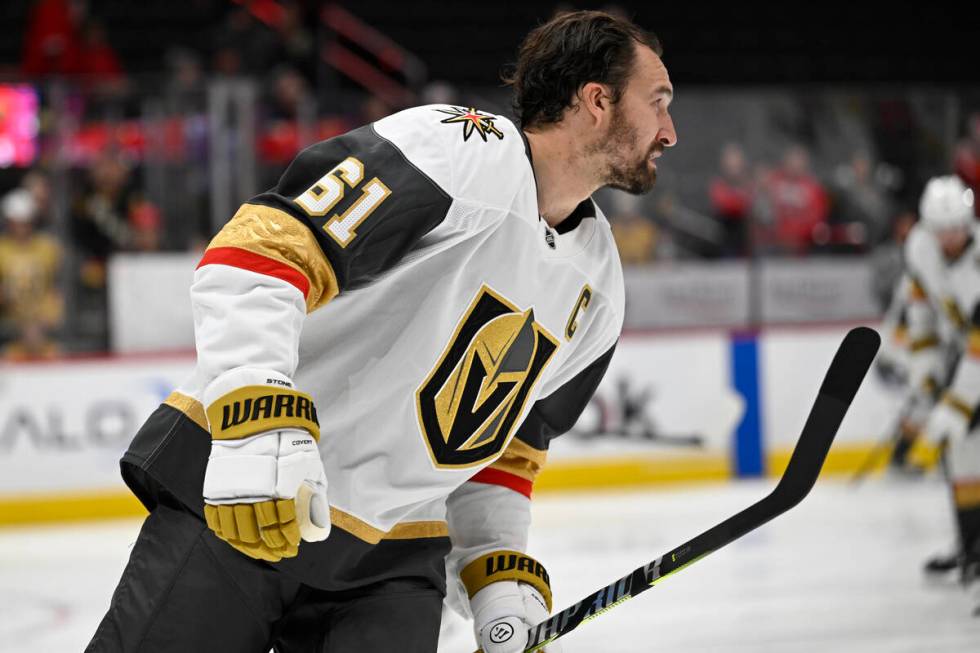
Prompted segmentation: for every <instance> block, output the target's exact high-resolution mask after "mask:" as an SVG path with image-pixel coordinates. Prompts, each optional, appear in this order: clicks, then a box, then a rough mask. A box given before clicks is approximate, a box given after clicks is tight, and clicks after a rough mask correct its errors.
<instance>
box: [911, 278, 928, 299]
mask: <svg viewBox="0 0 980 653" xmlns="http://www.w3.org/2000/svg"><path fill="white" fill-rule="evenodd" d="M909 300H910V301H913V302H921V301H925V300H926V291H925V289H924V288H923V287H922V284H920V283H919V282H918V281H916V280H915V279H912V280H911V283H910V284H909Z"/></svg>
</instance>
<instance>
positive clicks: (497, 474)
mask: <svg viewBox="0 0 980 653" xmlns="http://www.w3.org/2000/svg"><path fill="white" fill-rule="evenodd" d="M470 481H472V482H474V483H486V484H487V485H501V486H503V487H506V488H510V489H511V490H513V491H514V492H520V493H521V494H523V495H524V496H526V497H527V498H528V499H530V498H531V488H532V487H533V486H534V484H533V483H532V482H531V481H529V480H527V479H526V478H521V477H520V476H517V475H516V474H511V473H510V472H505V471H503V470H500V469H494V468H493V467H486V468H484V469H481V470H480V471H478V472H477V473H476V475H475V476H473V477H472V478H470Z"/></svg>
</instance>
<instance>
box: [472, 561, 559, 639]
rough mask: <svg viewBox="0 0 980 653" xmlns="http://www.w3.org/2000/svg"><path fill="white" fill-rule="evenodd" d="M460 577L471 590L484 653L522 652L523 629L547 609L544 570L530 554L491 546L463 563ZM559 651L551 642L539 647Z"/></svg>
mask: <svg viewBox="0 0 980 653" xmlns="http://www.w3.org/2000/svg"><path fill="white" fill-rule="evenodd" d="M460 578H461V579H462V581H463V585H464V586H465V587H466V590H467V593H468V594H469V596H470V610H471V611H472V613H473V628H474V632H475V634H476V641H477V642H478V643H479V645H480V649H481V650H482V651H483V653H521V652H522V651H523V650H524V649H525V648H526V647H527V631H528V629H529V628H531V627H532V626H535V625H537V624H539V623H541V622H542V621H544V620H545V619H547V618H548V615H549V614H550V613H551V586H550V584H549V581H548V573H547V572H546V571H545V570H544V567H542V566H541V564H540V563H538V562H537V561H535V560H534V559H533V558H531V557H529V556H527V555H525V554H523V553H519V552H516V551H496V552H494V553H490V554H488V555H484V556H481V557H479V558H477V559H476V560H474V561H473V562H471V563H469V564H468V565H466V567H465V568H464V569H463V571H462V572H460ZM542 650H543V651H544V652H545V653H561V644H559V643H558V642H554V643H552V644H549V645H548V646H547V647H546V648H544V649H542Z"/></svg>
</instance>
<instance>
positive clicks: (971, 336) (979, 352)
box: [966, 327, 980, 358]
mask: <svg viewBox="0 0 980 653" xmlns="http://www.w3.org/2000/svg"><path fill="white" fill-rule="evenodd" d="M966 352H967V353H968V354H969V355H970V356H973V357H976V358H980V328H977V327H971V328H970V331H969V333H967V335H966Z"/></svg>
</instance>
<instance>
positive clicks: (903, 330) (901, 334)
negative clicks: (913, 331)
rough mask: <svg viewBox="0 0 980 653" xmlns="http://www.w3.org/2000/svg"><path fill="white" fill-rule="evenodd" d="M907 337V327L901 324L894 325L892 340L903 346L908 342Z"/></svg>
mask: <svg viewBox="0 0 980 653" xmlns="http://www.w3.org/2000/svg"><path fill="white" fill-rule="evenodd" d="M908 339H909V329H908V327H906V326H902V325H899V326H897V327H895V330H894V331H893V332H892V340H893V341H894V342H895V344H897V345H899V346H904V345H905V344H906V343H907V342H908Z"/></svg>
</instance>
